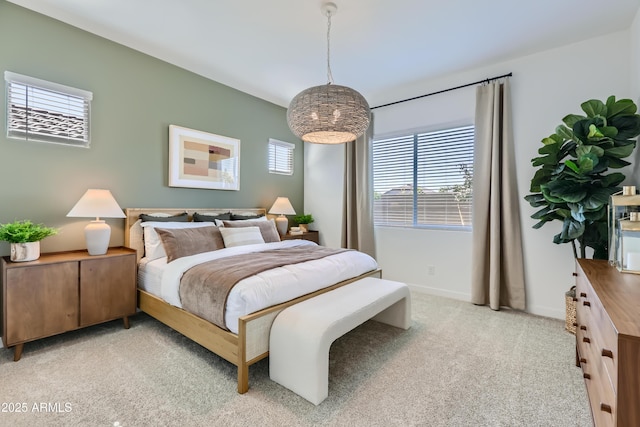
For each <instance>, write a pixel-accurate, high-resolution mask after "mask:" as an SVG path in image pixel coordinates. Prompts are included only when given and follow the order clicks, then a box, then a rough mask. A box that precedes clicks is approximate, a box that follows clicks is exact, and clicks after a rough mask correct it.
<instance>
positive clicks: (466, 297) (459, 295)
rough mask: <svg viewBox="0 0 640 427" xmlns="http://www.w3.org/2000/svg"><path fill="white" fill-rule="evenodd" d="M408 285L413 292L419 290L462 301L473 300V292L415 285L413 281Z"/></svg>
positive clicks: (418, 291) (422, 292) (419, 291)
mask: <svg viewBox="0 0 640 427" xmlns="http://www.w3.org/2000/svg"><path fill="white" fill-rule="evenodd" d="M407 286H409V289H410V290H411V291H412V292H417V293H420V294H428V295H436V296H439V297H446V298H451V299H457V300H460V301H468V302H470V301H471V294H465V293H462V292H455V291H449V290H446V289H440V288H432V287H430V286H425V285H414V284H411V283H407Z"/></svg>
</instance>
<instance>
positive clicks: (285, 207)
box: [269, 197, 296, 236]
mask: <svg viewBox="0 0 640 427" xmlns="http://www.w3.org/2000/svg"><path fill="white" fill-rule="evenodd" d="M269 213H270V214H275V215H280V216H279V217H277V218H276V228H277V229H278V233H280V235H281V236H284V235H285V234H287V227H288V226H289V220H288V219H287V217H285V215H295V214H296V211H294V210H293V206H291V202H290V201H289V199H288V198H286V197H278V198H277V199H276V201H275V202H274V203H273V206H271V209H269Z"/></svg>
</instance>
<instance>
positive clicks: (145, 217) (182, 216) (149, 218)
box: [140, 212, 189, 222]
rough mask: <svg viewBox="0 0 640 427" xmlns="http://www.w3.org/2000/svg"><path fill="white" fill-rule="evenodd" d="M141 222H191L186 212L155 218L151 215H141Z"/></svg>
mask: <svg viewBox="0 0 640 427" xmlns="http://www.w3.org/2000/svg"><path fill="white" fill-rule="evenodd" d="M140 220H141V221H157V222H189V215H188V214H187V213H186V212H184V213H181V214H177V215H171V216H154V215H149V214H140Z"/></svg>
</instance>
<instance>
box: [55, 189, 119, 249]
mask: <svg viewBox="0 0 640 427" xmlns="http://www.w3.org/2000/svg"><path fill="white" fill-rule="evenodd" d="M67 216H68V217H76V218H93V217H95V218H96V219H95V220H93V221H91V222H90V223H89V224H88V225H87V226H86V227H85V229H84V237H85V240H86V242H87V250H88V251H89V255H104V254H106V253H107V248H108V247H109V238H110V237H111V227H109V224H107V223H105V222H104V220H101V219H100V217H102V218H125V215H124V212H122V209H121V208H120V206H118V202H116V199H114V198H113V196H112V195H111V191H109V190H96V189H89V190H87V192H86V193H84V195H83V196H82V197H81V198H80V200H78V203H76V204H75V206H74V207H73V208H72V209H71V210H70V211H69V213H68V214H67Z"/></svg>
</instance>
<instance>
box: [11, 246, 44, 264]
mask: <svg viewBox="0 0 640 427" xmlns="http://www.w3.org/2000/svg"><path fill="white" fill-rule="evenodd" d="M38 258H40V242H28V243H11V261H13V262H25V261H35V260H37V259H38Z"/></svg>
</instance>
